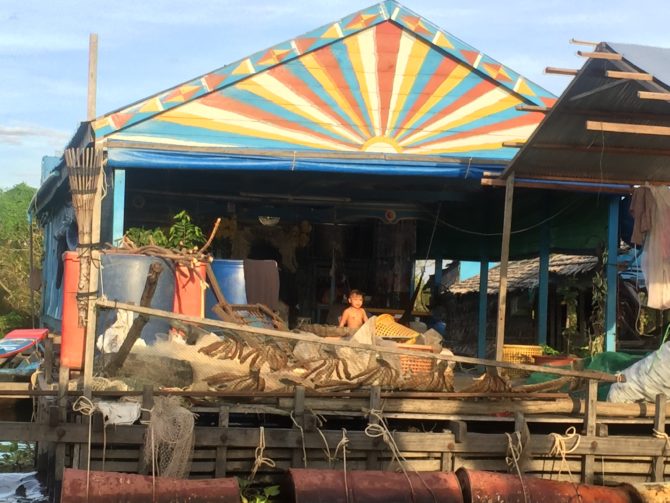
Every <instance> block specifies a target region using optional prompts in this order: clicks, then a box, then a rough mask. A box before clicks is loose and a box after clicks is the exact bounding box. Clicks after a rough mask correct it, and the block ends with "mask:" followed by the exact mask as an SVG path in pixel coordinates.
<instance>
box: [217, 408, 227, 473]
mask: <svg viewBox="0 0 670 503" xmlns="http://www.w3.org/2000/svg"><path fill="white" fill-rule="evenodd" d="M229 425H230V407H229V406H228V405H222V406H221V407H219V428H221V429H225V430H226V431H223V432H222V433H221V443H222V445H221V446H219V447H217V448H216V465H215V466H214V476H215V477H217V478H220V477H225V476H226V464H227V463H228V431H227V430H228V426H229Z"/></svg>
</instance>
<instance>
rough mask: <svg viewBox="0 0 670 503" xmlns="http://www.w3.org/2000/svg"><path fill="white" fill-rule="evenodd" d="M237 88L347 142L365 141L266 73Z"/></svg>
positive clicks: (360, 142) (244, 82)
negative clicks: (302, 118) (316, 125)
mask: <svg viewBox="0 0 670 503" xmlns="http://www.w3.org/2000/svg"><path fill="white" fill-rule="evenodd" d="M238 86H239V88H240V89H244V90H246V91H249V92H251V93H253V94H255V95H257V96H260V97H262V98H265V99H266V100H268V101H270V102H272V103H275V104H277V105H279V106H281V107H283V108H285V109H286V110H288V111H290V112H293V113H295V114H296V115H299V116H301V117H304V118H306V119H308V120H309V121H311V122H315V123H317V124H318V125H319V126H322V127H323V128H324V129H327V130H328V131H330V132H331V133H333V134H335V135H337V136H340V137H342V138H345V139H347V140H348V141H351V142H353V143H359V144H362V143H364V141H365V140H364V139H363V137H361V136H360V135H358V134H356V133H354V132H352V131H351V130H350V129H349V128H346V127H343V126H342V124H340V123H339V121H338V120H337V118H335V117H332V116H330V115H328V114H327V113H324V111H323V110H321V109H320V108H319V107H318V106H316V105H315V104H314V103H312V102H311V101H309V100H307V99H306V98H304V97H302V96H300V95H299V94H297V93H296V92H295V91H294V90H293V89H291V88H290V87H288V86H286V85H285V84H284V83H283V82H281V81H280V80H278V79H276V78H275V77H273V76H272V75H270V74H268V73H261V74H259V75H257V76H256V77H253V78H251V79H249V80H246V81H243V82H241V83H240V84H238Z"/></svg>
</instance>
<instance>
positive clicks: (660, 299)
mask: <svg viewBox="0 0 670 503" xmlns="http://www.w3.org/2000/svg"><path fill="white" fill-rule="evenodd" d="M647 190H648V195H649V196H650V198H651V207H652V217H651V227H650V230H649V231H648V233H647V238H646V241H645V244H644V254H643V257H642V271H643V272H644V277H645V280H646V283H647V297H648V298H647V306H649V307H651V308H654V309H668V308H670V232H668V227H667V226H668V225H670V188H668V187H665V186H662V187H647Z"/></svg>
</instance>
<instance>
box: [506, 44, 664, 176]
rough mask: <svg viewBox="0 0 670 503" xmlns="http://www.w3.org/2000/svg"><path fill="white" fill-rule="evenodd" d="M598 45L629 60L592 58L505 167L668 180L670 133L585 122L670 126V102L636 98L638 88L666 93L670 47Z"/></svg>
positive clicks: (522, 172) (529, 172)
mask: <svg viewBox="0 0 670 503" xmlns="http://www.w3.org/2000/svg"><path fill="white" fill-rule="evenodd" d="M597 51H598V52H608V53H612V52H614V53H618V54H621V55H622V56H623V59H622V60H621V61H612V60H604V59H588V60H587V61H586V63H585V64H584V66H583V67H582V68H581V70H580V71H579V73H578V74H577V75H576V76H575V78H574V79H573V81H572V82H571V83H570V85H569V86H568V88H567V89H566V90H565V92H564V93H563V94H562V95H561V96H560V98H559V99H558V101H557V102H556V104H555V105H554V106H553V107H552V108H551V110H550V111H549V112H548V113H547V116H546V117H545V119H544V120H543V121H542V123H541V124H540V126H539V127H538V128H537V129H536V130H535V132H534V133H533V134H532V135H531V137H530V139H529V140H528V141H527V142H526V144H525V145H524V147H523V148H522V149H521V150H520V151H519V152H518V154H517V156H516V157H515V158H514V159H513V161H512V163H511V164H510V167H509V168H508V169H507V170H506V173H509V172H511V171H513V172H514V173H515V174H516V176H517V177H527V178H535V177H537V178H543V177H545V178H546V177H561V178H567V179H574V180H580V179H589V180H595V181H602V182H605V183H607V182H610V183H611V182H634V183H642V182H645V181H654V182H666V183H670V162H669V161H670V148H668V136H667V135H661V134H633V133H614V132H603V131H600V130H598V131H592V130H587V129H586V121H587V120H590V121H596V122H613V123H622V124H639V125H652V126H670V102H668V101H659V100H649V99H641V98H640V97H639V96H638V91H652V92H668V90H669V89H670V49H661V48H658V47H644V46H632V45H625V44H608V43H601V44H600V45H599V46H598V49H597ZM619 51H621V52H619ZM608 70H613V71H623V72H638V73H639V72H649V73H651V74H652V75H653V77H654V79H653V80H652V81H640V80H631V79H618V78H610V77H608V76H607V75H606V72H607V71H608ZM557 78H558V77H557Z"/></svg>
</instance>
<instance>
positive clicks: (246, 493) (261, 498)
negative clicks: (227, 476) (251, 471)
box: [237, 478, 279, 503]
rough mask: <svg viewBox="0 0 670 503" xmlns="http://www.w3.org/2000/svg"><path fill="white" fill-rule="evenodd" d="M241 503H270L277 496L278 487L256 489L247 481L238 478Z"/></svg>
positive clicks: (256, 487)
mask: <svg viewBox="0 0 670 503" xmlns="http://www.w3.org/2000/svg"><path fill="white" fill-rule="evenodd" d="M237 480H238V483H239V485H240V492H241V493H242V503H272V502H273V501H275V500H273V499H272V498H274V497H275V496H279V486H265V487H258V486H255V485H253V482H252V481H251V480H248V479H241V478H238V479H237Z"/></svg>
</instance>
